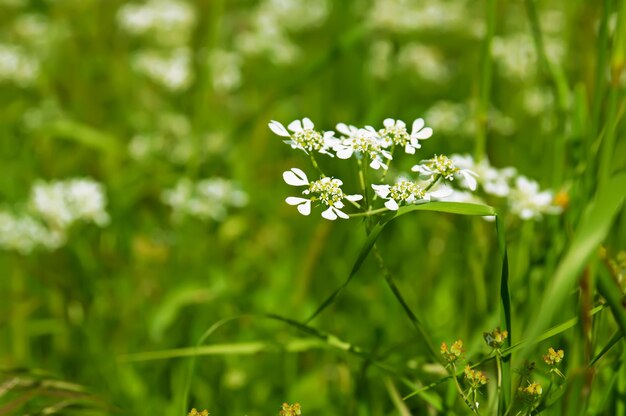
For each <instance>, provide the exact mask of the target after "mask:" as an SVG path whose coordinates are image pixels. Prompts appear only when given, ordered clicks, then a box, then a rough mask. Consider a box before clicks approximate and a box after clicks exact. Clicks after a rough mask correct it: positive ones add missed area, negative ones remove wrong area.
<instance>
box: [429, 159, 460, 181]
mask: <svg viewBox="0 0 626 416" xmlns="http://www.w3.org/2000/svg"><path fill="white" fill-rule="evenodd" d="M427 166H428V168H429V169H430V170H431V171H433V172H435V173H437V174H439V175H441V176H443V177H444V178H446V179H447V180H450V181H451V180H453V179H454V175H455V174H456V173H457V172H458V171H459V168H457V167H456V165H455V164H454V162H453V161H452V160H451V159H449V158H448V157H447V156H445V155H437V156H435V157H434V158H432V159H430V160H429V161H428V164H427Z"/></svg>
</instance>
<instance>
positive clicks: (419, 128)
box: [378, 118, 433, 155]
mask: <svg viewBox="0 0 626 416" xmlns="http://www.w3.org/2000/svg"><path fill="white" fill-rule="evenodd" d="M383 125H384V126H385V128H384V129H381V130H379V132H378V133H379V134H380V137H381V139H382V140H383V141H384V142H386V143H387V144H388V145H395V146H401V147H403V148H404V151H405V152H406V153H408V154H411V155H412V154H415V150H416V149H419V148H420V147H422V146H421V145H420V144H419V140H425V139H428V138H429V137H430V136H432V135H433V130H432V129H431V128H430V127H425V128H424V120H423V119H421V118H418V119H416V120H415V121H414V122H413V126H412V130H411V134H409V132H408V131H407V129H406V124H405V123H404V121H402V120H394V119H392V118H387V119H385V120H384V121H383Z"/></svg>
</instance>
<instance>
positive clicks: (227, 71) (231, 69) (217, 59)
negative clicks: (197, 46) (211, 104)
mask: <svg viewBox="0 0 626 416" xmlns="http://www.w3.org/2000/svg"><path fill="white" fill-rule="evenodd" d="M241 61H242V60H241V56H240V55H239V54H238V53H236V52H229V51H225V50H221V49H216V50H214V51H212V52H211V54H210V56H209V65H210V66H211V78H212V82H213V88H214V89H215V91H217V92H221V93H224V92H229V91H232V90H234V89H236V88H237V87H239V85H241Z"/></svg>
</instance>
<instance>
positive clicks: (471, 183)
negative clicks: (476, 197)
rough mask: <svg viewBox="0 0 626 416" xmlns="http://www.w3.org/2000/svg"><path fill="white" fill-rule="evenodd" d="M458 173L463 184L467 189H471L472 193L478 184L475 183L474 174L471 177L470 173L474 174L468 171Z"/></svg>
mask: <svg viewBox="0 0 626 416" xmlns="http://www.w3.org/2000/svg"><path fill="white" fill-rule="evenodd" d="M460 173H461V175H462V176H463V179H465V184H466V185H467V187H468V188H469V189H471V190H472V191H475V190H476V185H477V184H478V183H477V181H476V177H475V176H474V175H475V174H474V175H472V173H474V172H471V171H469V170H462V171H461V172H460Z"/></svg>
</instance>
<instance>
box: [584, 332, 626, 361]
mask: <svg viewBox="0 0 626 416" xmlns="http://www.w3.org/2000/svg"><path fill="white" fill-rule="evenodd" d="M622 338H624V331H619V330H618V331H617V332H615V333H614V334H613V336H612V337H611V339H610V340H609V342H607V344H606V345H605V346H604V348H602V350H601V351H600V352H599V353H597V354H596V356H595V357H593V359H592V360H591V362H589V367H593V366H594V365H595V363H597V362H598V361H599V360H600V358H602V357H604V354H606V353H607V352H609V350H610V349H611V348H613V346H614V345H615V344H617V343H618V342H619V340H621V339H622Z"/></svg>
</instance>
